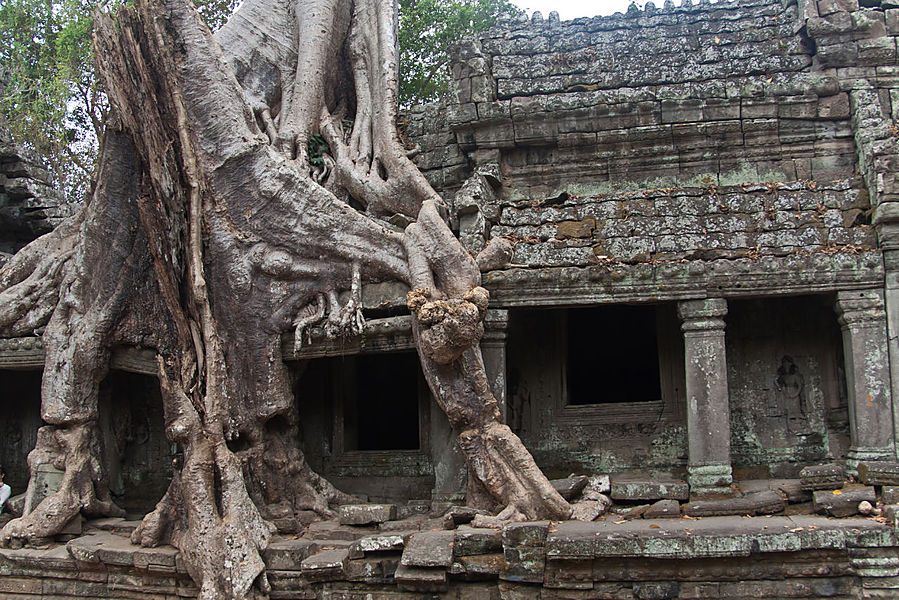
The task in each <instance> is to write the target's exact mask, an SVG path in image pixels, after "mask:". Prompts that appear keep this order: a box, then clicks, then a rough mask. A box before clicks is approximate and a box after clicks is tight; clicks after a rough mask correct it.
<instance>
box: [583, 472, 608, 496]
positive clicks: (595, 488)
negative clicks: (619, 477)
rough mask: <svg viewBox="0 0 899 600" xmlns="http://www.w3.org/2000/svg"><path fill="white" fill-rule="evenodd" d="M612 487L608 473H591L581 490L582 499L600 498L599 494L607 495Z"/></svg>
mask: <svg viewBox="0 0 899 600" xmlns="http://www.w3.org/2000/svg"><path fill="white" fill-rule="evenodd" d="M611 489H612V483H611V480H610V479H609V476H608V475H590V476H589V477H587V485H586V486H585V487H584V491H583V492H581V500H598V499H599V498H598V496H599V494H602V495H607V494H608V493H609V492H610V491H611Z"/></svg>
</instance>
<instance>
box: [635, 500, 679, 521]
mask: <svg viewBox="0 0 899 600" xmlns="http://www.w3.org/2000/svg"><path fill="white" fill-rule="evenodd" d="M678 517H680V502H678V501H677V500H659V501H658V502H656V503H655V504H653V505H652V506H650V507H649V508H647V509H646V511H645V512H644V513H643V518H644V519H672V518H678Z"/></svg>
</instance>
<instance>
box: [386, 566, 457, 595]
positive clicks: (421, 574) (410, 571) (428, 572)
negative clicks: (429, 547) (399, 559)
mask: <svg viewBox="0 0 899 600" xmlns="http://www.w3.org/2000/svg"><path fill="white" fill-rule="evenodd" d="M393 577H394V580H395V581H396V583H397V587H399V588H400V589H401V590H405V591H413V592H442V591H445V590H446V588H447V577H446V569H442V568H441V569H435V568H423V567H410V566H407V565H404V564H400V566H399V567H397V569H396V573H394V575H393Z"/></svg>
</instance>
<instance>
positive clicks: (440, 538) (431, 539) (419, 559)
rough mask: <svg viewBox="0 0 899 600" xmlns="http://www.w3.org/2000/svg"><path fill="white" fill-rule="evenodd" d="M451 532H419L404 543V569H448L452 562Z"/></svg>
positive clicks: (452, 535)
mask: <svg viewBox="0 0 899 600" xmlns="http://www.w3.org/2000/svg"><path fill="white" fill-rule="evenodd" d="M454 539H455V532H453V531H421V532H418V533H413V534H412V535H411V536H410V537H409V539H408V540H407V541H406V548H405V549H404V550H403V558H402V564H403V565H404V566H406V567H444V568H446V567H449V566H450V565H451V564H452V562H453V540H454Z"/></svg>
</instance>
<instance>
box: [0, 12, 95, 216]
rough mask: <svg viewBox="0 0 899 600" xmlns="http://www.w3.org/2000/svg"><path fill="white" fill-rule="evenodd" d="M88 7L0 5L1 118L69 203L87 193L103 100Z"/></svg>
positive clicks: (91, 20) (91, 18)
mask: <svg viewBox="0 0 899 600" xmlns="http://www.w3.org/2000/svg"><path fill="white" fill-rule="evenodd" d="M93 9H94V3H93V1H92V0H64V1H62V2H53V1H49V0H4V1H3V2H2V3H0V65H2V70H3V72H4V73H3V77H4V79H5V83H6V85H5V87H4V88H3V90H2V95H0V111H2V113H3V114H4V115H5V116H6V119H7V124H8V126H9V129H10V132H11V133H12V135H13V137H14V138H15V139H17V140H19V141H20V142H22V143H23V144H24V145H25V146H27V147H29V148H31V149H32V150H34V151H36V152H37V153H38V154H39V155H40V156H42V157H44V158H45V160H46V162H47V166H48V167H49V168H50V171H51V173H53V175H54V176H55V178H56V180H57V183H58V184H59V185H60V186H61V187H63V189H64V190H65V191H66V192H67V193H68V195H69V197H70V198H72V199H80V197H81V195H83V193H84V192H83V190H85V189H86V188H87V182H88V181H89V178H90V174H91V172H92V170H93V157H94V155H95V154H96V148H95V146H96V142H95V140H96V130H97V127H98V126H99V125H100V123H102V121H103V120H104V119H105V114H106V101H105V98H104V97H103V94H102V93H101V92H100V90H99V89H97V86H96V83H95V77H94V70H93V51H92V47H91V27H92V24H93V17H92V15H93Z"/></svg>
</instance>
